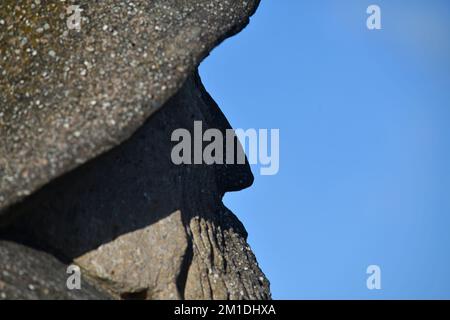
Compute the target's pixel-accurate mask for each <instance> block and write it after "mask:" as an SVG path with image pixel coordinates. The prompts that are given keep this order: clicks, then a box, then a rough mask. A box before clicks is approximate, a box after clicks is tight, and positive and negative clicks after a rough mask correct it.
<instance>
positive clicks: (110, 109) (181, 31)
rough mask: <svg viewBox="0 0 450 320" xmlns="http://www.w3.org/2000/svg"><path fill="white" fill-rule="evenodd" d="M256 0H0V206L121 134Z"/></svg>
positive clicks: (241, 22)
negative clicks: (72, 12)
mask: <svg viewBox="0 0 450 320" xmlns="http://www.w3.org/2000/svg"><path fill="white" fill-rule="evenodd" d="M258 2H259V0H152V1H150V0H132V1H131V0H108V1H91V0H76V1H69V0H67V1H64V0H61V1H35V0H2V1H0V22H1V23H0V92H1V95H0V139H1V141H2V143H0V214H1V212H2V209H4V208H6V207H8V206H10V205H11V204H13V203H16V202H17V201H19V200H21V199H23V198H24V197H26V196H28V195H29V194H31V193H33V192H34V191H36V190H37V189H39V188H40V187H42V186H43V185H44V184H46V183H47V182H49V181H51V180H52V179H54V178H56V177H58V176H60V175H61V174H63V173H65V172H67V171H69V170H70V169H73V168H75V167H76V166H78V165H80V164H82V163H84V162H86V161H87V160H89V159H92V158H94V157H96V156H98V155H99V154H101V153H103V152H105V151H107V150H109V149H111V148H112V147H113V146H116V145H118V144H119V143H120V142H122V141H124V140H125V139H126V138H128V137H129V136H130V135H131V134H132V133H133V132H134V131H135V130H136V129H137V128H138V127H139V126H141V125H142V124H143V122H144V121H145V119H147V117H148V116H149V115H150V114H152V113H153V112H155V111H156V110H157V109H159V108H160V107H161V106H162V105H163V104H164V103H165V102H166V101H167V99H168V98H169V97H171V96H172V95H173V94H175V93H176V92H177V91H178V89H179V88H180V87H181V85H182V84H183V83H184V81H185V80H186V78H187V76H188V75H189V74H191V73H192V72H193V71H194V70H195V68H196V67H197V66H198V64H199V63H200V61H201V60H202V59H203V58H204V56H205V55H207V54H208V52H209V51H210V50H211V49H212V48H213V47H214V46H215V45H217V44H218V43H219V42H220V41H222V40H223V39H225V38H226V37H228V36H230V35H232V34H234V33H236V32H238V31H239V30H240V29H242V28H243V27H244V26H245V25H246V24H247V23H248V19H249V16H250V15H251V14H252V13H253V12H254V10H255V9H256V6H257V4H258ZM71 4H78V5H81V8H82V9H83V11H82V17H83V19H82V21H81V30H80V32H77V31H76V30H69V29H68V27H67V25H66V22H67V18H68V17H69V15H68V14H67V12H66V9H67V7H68V6H69V5H71Z"/></svg>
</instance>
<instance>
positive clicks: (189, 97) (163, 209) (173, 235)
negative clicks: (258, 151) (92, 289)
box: [0, 74, 270, 299]
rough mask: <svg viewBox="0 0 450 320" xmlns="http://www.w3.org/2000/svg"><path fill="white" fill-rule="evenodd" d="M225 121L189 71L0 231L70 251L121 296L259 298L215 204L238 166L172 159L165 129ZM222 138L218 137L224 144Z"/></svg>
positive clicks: (256, 282) (243, 183) (242, 181)
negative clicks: (132, 129)
mask: <svg viewBox="0 0 450 320" xmlns="http://www.w3.org/2000/svg"><path fill="white" fill-rule="evenodd" d="M194 120H200V121H202V123H203V127H204V130H206V129H208V128H217V129H219V130H221V131H222V132H224V131H225V130H226V129H228V128H230V125H229V124H228V122H227V120H226V119H225V117H224V116H223V114H222V113H221V111H220V110H219V108H218V106H217V105H216V104H215V103H214V101H213V100H212V99H211V97H210V96H209V95H208V93H207V92H206V91H205V89H204V88H203V86H202V84H201V82H200V78H199V77H198V75H197V74H194V75H193V76H191V77H189V78H188V80H187V81H186V83H185V85H184V86H183V88H182V89H181V90H180V91H179V92H178V93H177V94H176V95H175V96H174V97H173V98H171V99H170V100H169V101H168V102H167V104H166V105H165V106H164V107H163V108H162V109H161V110H159V111H158V112H157V113H155V114H154V115H153V116H152V117H151V118H150V119H148V121H147V122H146V123H145V124H144V125H143V126H142V127H141V128H140V129H139V130H138V131H137V132H136V133H135V134H134V135H133V136H132V137H131V138H130V139H128V140H127V141H125V142H124V143H123V144H121V145H120V146H118V147H116V148H114V149H112V150H111V151H109V152H107V153H105V154H103V155H102V156H100V157H98V158H97V159H95V160H94V161H90V162H88V163H87V164H85V165H82V166H80V167H79V168H77V169H76V170H74V171H72V172H71V173H69V174H66V175H64V176H62V177H61V178H59V179H56V180H55V181H53V182H52V183H50V184H49V185H47V186H46V187H45V188H43V189H42V190H41V191H39V192H37V193H35V194H34V195H32V196H31V197H29V198H28V200H27V201H25V202H24V203H22V204H20V205H18V206H16V207H14V211H15V216H17V217H16V218H15V221H14V222H13V224H11V225H9V226H8V227H7V228H6V230H4V232H3V233H2V234H0V236H3V237H6V238H9V239H13V240H16V241H20V242H23V243H27V244H29V245H33V246H36V247H39V248H43V249H45V250H47V251H49V252H53V253H54V254H55V255H57V256H63V257H65V258H67V259H74V260H75V261H76V262H77V263H78V264H79V265H80V266H81V267H83V268H84V270H86V271H87V272H89V274H91V276H93V277H96V278H98V279H101V280H104V282H105V283H106V282H108V284H109V288H111V290H112V291H113V293H114V294H115V295H117V296H120V297H122V298H136V297H139V298H148V299H160V298H185V299H268V298H270V291H269V283H268V281H267V279H266V278H265V276H264V274H263V273H262V272H261V270H260V269H259V267H258V264H257V262H256V259H255V257H254V255H253V253H252V252H251V250H250V248H249V246H248V244H247V243H246V237H247V233H246V231H245V229H244V227H243V226H242V224H241V223H240V222H239V220H238V219H237V218H236V217H235V216H234V214H233V213H231V212H230V211H229V210H228V209H227V208H226V207H225V206H224V205H223V203H222V196H223V194H224V193H225V192H227V191H236V190H240V189H242V188H245V187H248V186H250V185H251V184H252V182H253V175H252V174H251V171H250V169H249V166H248V163H246V164H244V165H237V164H236V165H181V166H177V165H174V164H173V163H172V161H171V150H172V147H173V146H174V145H175V142H171V141H170V139H171V134H172V132H173V131H174V130H175V129H177V128H186V129H187V130H189V131H190V132H191V133H192V132H193V121H194ZM224 146H225V144H224Z"/></svg>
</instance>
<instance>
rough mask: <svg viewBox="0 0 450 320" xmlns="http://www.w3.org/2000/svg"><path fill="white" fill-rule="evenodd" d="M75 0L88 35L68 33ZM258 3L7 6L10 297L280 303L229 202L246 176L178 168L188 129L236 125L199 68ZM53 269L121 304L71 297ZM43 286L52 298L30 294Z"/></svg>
mask: <svg viewBox="0 0 450 320" xmlns="http://www.w3.org/2000/svg"><path fill="white" fill-rule="evenodd" d="M75 3H76V4H78V5H81V8H82V9H83V11H82V17H83V20H82V22H81V23H82V24H81V30H80V32H77V31H75V30H69V29H68V27H67V25H66V21H67V18H68V15H67V13H66V8H67V7H68V6H69V5H70V4H75ZM258 3H259V0H245V1H244V0H152V1H150V0H133V1H129V0H109V1H89V0H77V1H69V0H67V1H63V0H61V1H48V2H46V1H36V0H2V1H1V2H0V92H1V95H0V138H1V139H2V140H1V141H2V143H1V144H0V228H1V229H0V239H4V240H5V239H8V240H14V241H15V243H16V244H14V243H11V242H5V241H1V242H0V272H2V271H7V274H6V275H5V274H3V276H2V275H0V293H1V292H3V293H5V294H6V295H7V298H47V296H48V298H61V299H76V298H82V299H84V298H93V299H97V298H105V297H108V295H111V296H112V297H114V298H122V299H268V298H270V290H269V283H268V281H267V279H266V278H265V276H264V274H263V273H262V272H261V270H260V268H259V266H258V264H257V262H256V259H255V257H254V255H253V253H252V251H251V250H250V248H249V246H248V244H247V242H246V238H247V233H246V231H245V229H244V227H243V226H242V224H241V223H240V222H239V220H238V219H237V218H236V217H235V216H234V214H233V213H231V212H230V211H229V210H228V209H227V208H226V207H225V206H224V205H223V203H222V197H223V194H224V193H225V192H228V191H237V190H240V189H242V188H245V187H248V186H250V185H251V184H252V182H253V176H252V174H251V172H250V169H249V166H248V164H245V165H209V166H208V165H181V166H177V165H174V164H173V162H172V161H171V151H172V147H173V146H174V144H175V143H173V142H171V134H172V132H173V131H174V130H175V129H178V128H186V129H187V130H189V131H190V132H191V133H192V132H193V122H194V120H201V121H202V122H203V126H204V129H208V128H217V129H219V130H221V131H223V132H224V131H225V130H226V129H228V128H230V126H229V124H228V122H227V120H226V119H225V117H224V116H223V114H222V113H221V112H220V110H219V108H218V106H217V105H216V104H215V103H214V101H213V100H212V99H211V97H210V96H209V95H208V94H207V92H206V90H205V89H204V88H203V85H202V84H201V81H200V78H199V76H198V74H197V71H196V68H197V66H198V64H199V63H200V61H201V60H202V59H203V58H204V57H205V55H207V54H208V52H209V51H210V50H211V49H212V48H213V47H214V46H215V45H217V44H218V43H219V42H220V41H222V40H223V39H225V38H226V37H228V36H231V35H233V34H234V33H236V32H238V31H239V30H240V29H242V28H243V27H244V26H245V25H246V24H247V23H248V19H249V16H250V15H251V14H252V13H253V12H254V10H255V9H256V7H257V5H258ZM224 145H225V144H224ZM17 243H22V244H24V245H27V246H28V247H24V246H20V245H17ZM30 248H34V249H30ZM36 250H43V251H45V252H47V253H44V252H41V251H36ZM48 253H50V254H52V255H53V256H50V255H49V254H48ZM54 257H58V258H59V259H60V260H61V261H74V262H76V263H77V264H78V265H80V266H81V267H82V268H83V272H84V275H85V276H86V277H87V278H88V279H93V284H94V285H95V286H96V287H99V288H102V289H104V290H107V291H108V295H104V294H101V293H99V292H97V291H95V290H94V289H92V288H91V287H90V286H89V287H87V291H83V292H75V293H74V292H66V291H65V287H61V286H62V285H65V280H66V276H67V275H66V274H65V272H61V270H63V271H65V265H64V264H62V263H60V262H58V260H56V259H55V258H54ZM9 270H11V271H12V272H9ZM20 270H22V271H20ZM24 272H25V273H26V274H25V273H24ZM29 277H31V278H29ZM31 280H33V281H35V282H36V283H37V285H36V286H35V285H34V284H32V288H33V289H36V288H39V289H37V290H30V291H31V292H28V291H26V287H24V286H25V285H27V286H28V285H29V284H30V283H29V282H30V281H31ZM2 288H3V289H4V288H6V289H5V290H6V291H2V290H3V289H2ZM91 289H92V290H91Z"/></svg>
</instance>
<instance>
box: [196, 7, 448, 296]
mask: <svg viewBox="0 0 450 320" xmlns="http://www.w3.org/2000/svg"><path fill="white" fill-rule="evenodd" d="M370 4H377V5H379V6H380V7H381V12H382V30H380V31H369V30H368V29H367V28H366V19H367V17H368V15H367V14H366V8H367V7H368V6H369V5H370ZM200 70H201V75H202V78H203V81H204V83H205V86H206V88H207V89H208V91H209V92H210V93H211V95H212V96H213V97H214V99H215V100H216V101H217V102H218V104H219V106H220V107H221V108H222V110H223V111H224V113H225V115H226V116H227V117H228V119H229V120H230V122H231V124H232V126H233V127H235V128H244V129H248V128H256V129H259V128H279V129H280V171H279V173H278V174H277V175H275V176H261V175H260V174H259V169H258V167H257V166H255V167H253V172H254V174H255V178H256V179H255V183H254V185H253V186H252V187H251V188H250V189H247V190H244V191H241V192H236V193H230V194H227V195H226V197H225V199H224V202H225V204H226V205H227V206H228V207H230V209H232V210H233V211H234V212H235V213H236V214H237V216H238V217H239V218H240V219H241V220H242V221H243V222H244V224H245V226H246V227H247V229H248V231H249V234H250V236H249V242H250V244H251V246H252V248H253V249H254V251H255V253H256V256H257V257H258V260H259V262H260V265H261V268H262V269H263V271H264V272H265V273H266V275H267V277H268V278H269V280H270V281H271V285H272V291H273V297H274V298H276V299H311V298H314V299H315V298H324V299H331V298H337V299H351V298H368V299H377V298H425V299H427V298H447V299H448V298H450V2H449V1H445V0H442V1H438V0H429V1H425V0H421V1H414V0H413V1H411V0H408V1H396V0H386V1H382V0H378V1H363V0H352V1H350V0H346V1H337V0H336V1H325V0H308V1H300V0H263V1H262V4H261V6H260V8H259V10H258V12H257V13H256V15H255V16H254V17H253V18H252V22H251V24H250V26H249V27H248V28H247V29H245V30H244V31H243V32H242V33H240V34H239V35H238V36H236V37H234V38H232V39H229V40H227V41H226V42H225V43H223V44H222V45H221V46H220V47H219V48H217V49H216V50H214V51H213V53H212V54H211V55H210V56H209V57H208V58H207V59H206V60H205V61H204V63H203V64H202V66H201V68H200ZM371 264H376V265H379V266H380V267H381V271H382V289H381V290H378V291H377V290H368V289H367V287H366V279H367V275H366V268H367V266H368V265H371Z"/></svg>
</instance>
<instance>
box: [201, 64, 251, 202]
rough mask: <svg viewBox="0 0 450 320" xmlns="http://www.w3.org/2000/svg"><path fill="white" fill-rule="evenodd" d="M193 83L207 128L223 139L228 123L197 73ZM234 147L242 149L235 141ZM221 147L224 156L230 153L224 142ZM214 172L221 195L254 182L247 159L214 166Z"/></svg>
mask: <svg viewBox="0 0 450 320" xmlns="http://www.w3.org/2000/svg"><path fill="white" fill-rule="evenodd" d="M194 81H195V82H196V85H197V87H198V88H199V90H200V95H201V100H202V102H203V103H201V104H200V105H199V106H200V109H201V112H202V114H203V116H204V117H205V120H206V122H207V126H208V127H209V128H215V129H219V130H220V131H221V132H222V133H223V136H224V138H225V137H226V133H225V132H226V130H227V129H232V128H231V125H230V123H229V122H228V120H227V118H226V117H225V115H224V114H223V112H222V111H221V110H220V108H219V106H218V105H217V103H216V102H215V101H214V99H213V98H212V97H211V96H210V95H209V93H208V92H207V91H206V89H205V87H204V86H203V83H202V81H201V79H200V75H199V74H198V73H196V74H195V75H194ZM235 145H236V148H241V149H242V146H241V145H240V143H239V142H238V141H237V139H236V141H235ZM223 146H224V153H223V154H224V155H225V154H226V153H227V152H230V151H231V150H226V141H225V140H224V141H223ZM236 150H237V149H235V150H233V152H234V154H237V152H235V151H236ZM235 160H236V159H235ZM215 171H216V179H217V185H218V187H219V190H220V191H221V192H222V195H223V194H224V193H225V192H231V191H239V190H242V189H245V188H248V187H250V186H251V185H252V184H253V181H254V177H253V174H252V171H251V169H250V165H249V163H248V161H247V158H246V159H245V163H241V164H238V163H237V161H235V162H234V164H226V161H224V164H217V165H215Z"/></svg>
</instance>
